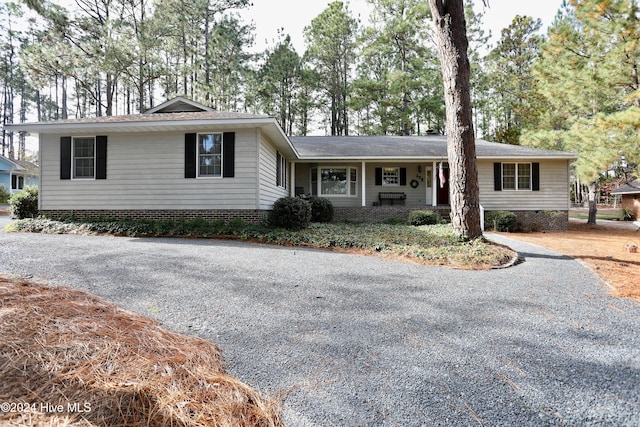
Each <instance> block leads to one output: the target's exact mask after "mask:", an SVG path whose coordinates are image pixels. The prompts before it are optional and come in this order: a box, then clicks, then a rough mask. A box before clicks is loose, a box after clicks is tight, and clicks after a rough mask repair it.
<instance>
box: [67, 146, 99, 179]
mask: <svg viewBox="0 0 640 427" xmlns="http://www.w3.org/2000/svg"><path fill="white" fill-rule="evenodd" d="M76 139H92V140H93V176H76V159H77V157H76V154H75V149H76ZM96 150H97V145H96V136H95V135H93V136H88V135H87V136H72V137H71V180H73V181H75V180H78V181H95V179H96V167H97V160H98V156H97V151H96ZM81 158H83V159H88V158H89V157H81Z"/></svg>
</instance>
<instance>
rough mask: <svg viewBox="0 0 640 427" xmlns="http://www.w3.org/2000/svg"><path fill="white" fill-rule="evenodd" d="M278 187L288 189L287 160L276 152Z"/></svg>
mask: <svg viewBox="0 0 640 427" xmlns="http://www.w3.org/2000/svg"><path fill="white" fill-rule="evenodd" d="M276 185H277V186H278V187H282V188H287V159H286V158H285V157H284V156H283V155H282V154H280V152H278V151H276Z"/></svg>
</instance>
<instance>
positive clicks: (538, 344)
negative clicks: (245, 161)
mask: <svg viewBox="0 0 640 427" xmlns="http://www.w3.org/2000/svg"><path fill="white" fill-rule="evenodd" d="M3 222H6V219H0V226H2V223H3ZM509 244H510V245H511V246H512V247H513V248H514V249H516V250H518V251H520V252H521V253H522V255H523V256H524V257H525V258H526V261H525V262H523V263H520V264H518V265H516V266H514V267H512V268H509V269H504V270H494V271H475V272H474V271H456V270H449V269H444V268H435V267H420V266H415V265H412V264H405V263H399V262H394V261H387V260H383V259H378V258H375V257H366V256H357V255H345V254H340V253H333V252H324V251H315V250H305V249H293V248H280V247H269V246H262V245H254V244H244V243H237V242H228V241H215V240H188V239H134V238H124V237H95V236H74V235H38V234H17V233H11V234H5V233H2V232H0V273H4V274H18V275H32V276H33V277H34V279H36V280H42V281H46V282H49V283H53V284H67V285H70V286H73V287H76V288H79V289H83V290H86V291H89V292H92V293H95V294H98V295H101V296H103V297H106V298H108V299H109V300H111V301H113V302H115V303H116V304H118V305H120V306H121V307H124V308H127V309H130V310H134V311H136V312H138V313H142V314H145V315H148V316H151V317H155V318H157V319H158V320H159V321H160V322H161V323H162V325H163V326H165V327H167V328H169V329H172V330H175V331H179V332H183V333H186V334H189V335H197V336H200V337H203V338H206V339H211V340H213V341H215V342H217V343H218V344H219V345H220V346H221V348H222V350H223V355H224V357H225V360H226V361H227V363H228V364H229V372H230V373H231V374H233V375H235V376H237V377H239V378H240V379H242V380H243V381H245V382H246V383H248V384H250V385H251V386H253V387H256V388H257V389H259V390H260V391H262V392H263V393H266V394H272V393H279V392H283V393H286V394H285V396H284V415H285V420H286V422H287V423H288V424H289V425H290V426H422V425H426V426H431V425H443V426H450V425H452V426H466V425H469V426H475V425H484V426H495V425H505V426H506V425H509V426H511V425H518V426H529V425H536V426H537V425H568V426H574V425H581V426H582V425H599V426H600V425H608V426H638V425H640V333H639V331H640V306H638V305H636V304H634V303H632V302H629V301H624V300H617V299H614V298H611V297H610V296H608V295H607V287H606V285H605V284H604V283H602V282H601V281H600V280H599V279H598V278H597V277H596V276H595V275H594V274H593V273H591V272H590V271H589V270H587V269H585V268H584V267H582V266H581V265H580V264H579V263H578V262H575V261H573V260H571V259H568V258H567V257H564V256H562V255H559V254H557V253H554V252H551V251H548V250H545V249H542V248H539V247H536V246H532V245H528V244H524V243H519V242H515V241H509Z"/></svg>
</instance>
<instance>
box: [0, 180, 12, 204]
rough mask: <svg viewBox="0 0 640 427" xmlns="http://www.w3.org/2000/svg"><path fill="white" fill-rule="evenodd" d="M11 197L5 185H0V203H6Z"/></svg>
mask: <svg viewBox="0 0 640 427" xmlns="http://www.w3.org/2000/svg"><path fill="white" fill-rule="evenodd" d="M10 197H11V192H10V191H9V189H8V188H7V186H6V185H4V184H0V203H7V202H8V201H9V198H10Z"/></svg>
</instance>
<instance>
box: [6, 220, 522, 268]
mask: <svg viewBox="0 0 640 427" xmlns="http://www.w3.org/2000/svg"><path fill="white" fill-rule="evenodd" d="M8 231H25V232H37V233H85V234H104V233H106V234H112V235H124V236H131V237H145V236H176V237H178V236H180V237H205V238H233V239H239V240H245V241H253V242H260V243H269V244H276V245H284V246H305V247H313V248H326V249H340V250H346V251H352V252H358V253H366V254H380V255H384V256H387V257H392V258H396V259H403V260H409V261H413V262H417V263H421V264H427V265H443V266H449V267H454V268H466V269H486V268H491V267H496V266H500V265H503V264H505V263H506V262H508V261H509V260H510V259H511V258H512V257H513V256H514V253H513V251H511V250H509V249H508V248H505V247H503V246H500V245H495V244H493V243H490V242H487V241H486V240H484V239H478V240H475V241H473V242H466V241H462V240H460V239H458V237H457V236H456V235H455V234H454V233H453V229H452V227H451V225H450V224H436V225H423V226H419V227H416V226H411V225H405V224H368V223H358V224H354V223H312V224H311V225H310V226H309V227H308V228H305V229H303V230H295V231H293V230H286V229H282V228H272V227H268V226H266V225H256V224H248V223H245V222H243V221H241V220H234V221H229V222H224V221H213V222H208V221H205V220H204V219H202V218H196V219H194V220H191V221H179V222H175V223H174V222H172V221H149V220H139V221H109V220H104V219H98V220H93V221H82V222H79V221H75V220H66V221H53V220H50V219H46V218H36V219H23V220H17V221H14V222H12V223H11V224H10V225H9V226H8Z"/></svg>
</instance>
